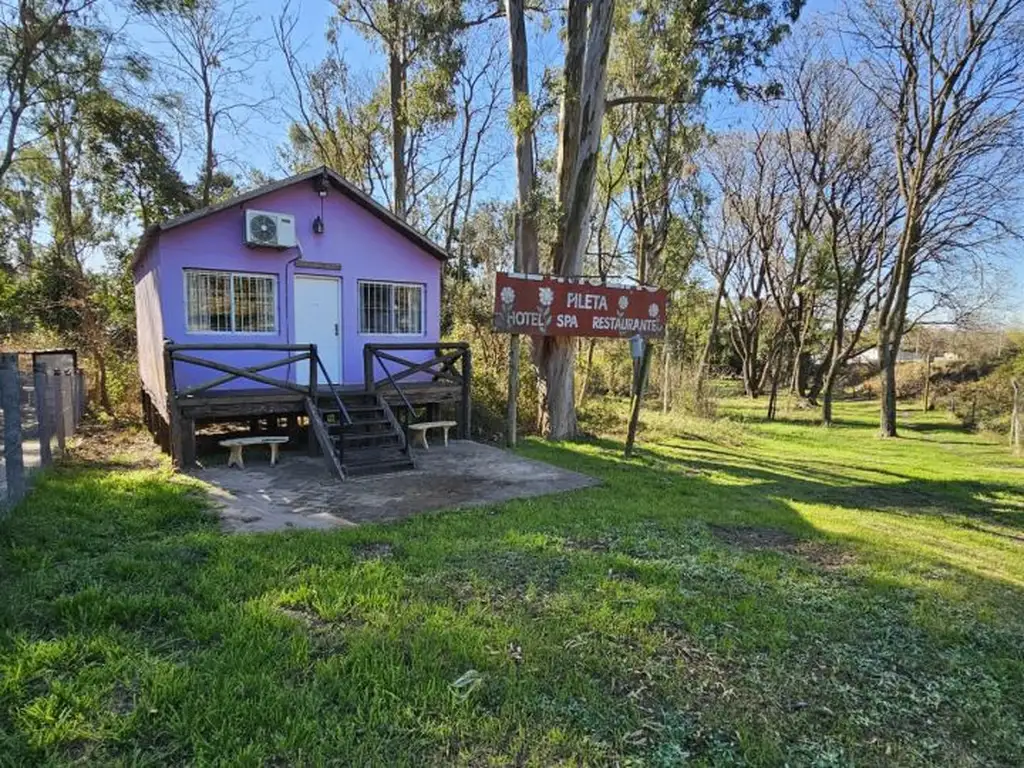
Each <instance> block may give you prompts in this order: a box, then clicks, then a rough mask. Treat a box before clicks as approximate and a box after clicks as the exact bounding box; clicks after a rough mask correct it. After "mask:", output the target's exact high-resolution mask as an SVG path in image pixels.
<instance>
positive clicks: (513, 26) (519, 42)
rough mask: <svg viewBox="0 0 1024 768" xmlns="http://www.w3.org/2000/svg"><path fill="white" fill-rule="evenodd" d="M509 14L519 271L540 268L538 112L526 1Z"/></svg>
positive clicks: (513, 386)
mask: <svg viewBox="0 0 1024 768" xmlns="http://www.w3.org/2000/svg"><path fill="white" fill-rule="evenodd" d="M505 7H506V10H507V14H508V39H509V60H510V66H511V72H512V109H511V111H510V118H511V123H512V132H513V134H514V136H515V152H516V231H515V256H514V262H513V268H514V270H515V271H516V272H529V271H533V272H537V271H539V269H540V259H539V245H538V222H537V209H538V205H537V202H538V201H537V168H536V164H535V162H534V157H533V144H534V124H535V121H536V113H535V111H534V107H533V102H532V100H531V99H530V64H529V62H530V59H529V49H528V42H527V37H526V9H525V6H524V3H523V0H506V6H505ZM519 365H520V339H519V335H518V334H514V335H513V336H512V338H511V340H510V343H509V364H508V367H509V377H508V401H507V408H508V411H507V413H506V424H505V430H506V439H507V440H508V442H509V444H510V445H512V446H514V445H515V444H516V428H517V425H518V418H519V417H518V412H517V406H516V402H517V397H518V392H519Z"/></svg>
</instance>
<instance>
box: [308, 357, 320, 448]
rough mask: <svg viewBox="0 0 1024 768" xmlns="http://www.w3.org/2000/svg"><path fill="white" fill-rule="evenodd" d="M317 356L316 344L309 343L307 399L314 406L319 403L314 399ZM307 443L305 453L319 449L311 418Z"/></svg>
mask: <svg viewBox="0 0 1024 768" xmlns="http://www.w3.org/2000/svg"><path fill="white" fill-rule="evenodd" d="M317 367H318V366H317V357H316V344H310V345H309V401H310V402H311V403H312V404H313V407H314V408H319V403H317V399H316V369H317ZM307 439H308V441H309V442H308V445H307V453H308V454H309V455H310V456H316V455H317V452H318V450H319V447H320V445H319V443H318V442H317V436H316V434H315V432H314V430H313V419H312V418H310V420H309V435H308V436H307Z"/></svg>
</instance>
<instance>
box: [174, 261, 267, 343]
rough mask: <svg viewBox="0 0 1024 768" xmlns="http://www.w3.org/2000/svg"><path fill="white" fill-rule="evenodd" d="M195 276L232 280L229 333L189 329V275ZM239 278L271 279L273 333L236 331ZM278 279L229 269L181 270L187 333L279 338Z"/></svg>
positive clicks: (259, 273)
mask: <svg viewBox="0 0 1024 768" xmlns="http://www.w3.org/2000/svg"><path fill="white" fill-rule="evenodd" d="M190 273H191V274H194V275H202V274H206V275H218V276H221V277H228V278H230V285H231V310H230V315H229V317H230V318H231V329H230V330H227V331H212V330H206V331H194V330H192V329H191V328H189V311H188V276H189V274H190ZM236 275H237V276H238V277H264V278H270V280H271V284H272V285H273V288H272V289H271V290H272V291H273V294H274V329H273V330H272V331H236V330H235V328H234V326H235V276H236ZM277 286H278V279H277V275H275V274H274V273H273V272H243V271H238V270H229V269H204V268H198V267H196V268H193V267H185V268H184V269H182V270H181V288H182V304H183V305H184V309H185V333H186V334H187V335H189V336H277V335H279V334H280V333H281V318H280V312H279V309H278V304H279V299H280V294H279V293H278V291H277Z"/></svg>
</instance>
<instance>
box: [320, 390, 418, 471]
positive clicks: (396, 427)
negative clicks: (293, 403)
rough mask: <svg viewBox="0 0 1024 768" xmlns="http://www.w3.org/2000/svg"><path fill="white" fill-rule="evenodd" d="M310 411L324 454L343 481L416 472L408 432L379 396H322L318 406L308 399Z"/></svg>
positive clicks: (350, 394)
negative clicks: (390, 473)
mask: <svg viewBox="0 0 1024 768" xmlns="http://www.w3.org/2000/svg"><path fill="white" fill-rule="evenodd" d="M339 401H340V402H339ZM306 411H307V413H308V414H309V417H310V428H311V429H313V430H314V431H315V433H316V436H317V440H318V441H319V443H320V449H321V451H322V452H323V453H324V456H325V458H327V460H328V462H329V463H330V464H331V467H332V469H333V470H334V472H335V473H336V474H338V475H339V476H340V477H342V478H349V477H359V476H362V475H376V474H385V473H389V472H401V471H403V470H408V469H415V466H416V465H415V463H414V462H413V458H412V451H411V449H410V447H409V445H408V441H407V439H406V433H405V430H404V428H403V427H402V426H401V424H399V422H398V419H397V418H396V417H395V414H394V411H392V410H391V408H390V406H388V404H387V402H386V401H385V400H384V398H383V397H381V396H380V395H379V394H373V393H363V392H357V393H346V394H341V393H339V394H338V397H337V398H336V397H334V396H333V395H321V396H320V397H318V398H317V402H316V403H315V404H314V403H313V401H312V400H311V399H309V398H307V402H306Z"/></svg>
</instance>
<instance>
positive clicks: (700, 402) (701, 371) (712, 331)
mask: <svg viewBox="0 0 1024 768" xmlns="http://www.w3.org/2000/svg"><path fill="white" fill-rule="evenodd" d="M727 279H728V270H727V269H726V270H723V272H722V274H721V275H720V276H719V278H718V290H717V291H716V292H715V304H714V306H713V307H712V308H711V325H710V326H709V327H708V338H707V341H706V342H705V343H704V349H702V350H701V353H700V361H699V362H698V363H697V376H696V379H695V380H694V382H693V390H694V392H693V398H694V406H695V407H696V408H697V410H698V411H700V410H703V408H704V384H705V381H706V379H707V375H708V366H709V364H710V362H711V352H712V350H713V349H714V346H715V338H716V337H717V336H718V324H719V319H720V318H721V315H722V299H723V297H724V296H725V281H726V280H727Z"/></svg>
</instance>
